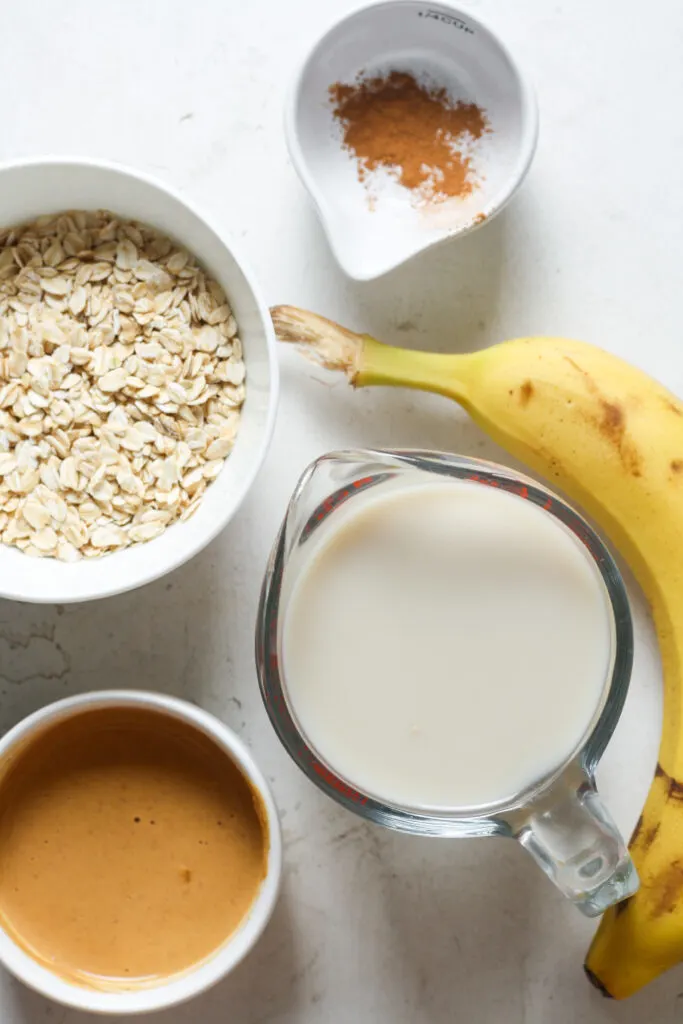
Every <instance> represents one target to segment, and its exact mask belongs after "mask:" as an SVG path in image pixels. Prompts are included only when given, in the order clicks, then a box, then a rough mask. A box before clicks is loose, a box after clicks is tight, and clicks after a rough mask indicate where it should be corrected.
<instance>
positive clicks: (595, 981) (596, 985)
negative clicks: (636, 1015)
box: [583, 964, 614, 999]
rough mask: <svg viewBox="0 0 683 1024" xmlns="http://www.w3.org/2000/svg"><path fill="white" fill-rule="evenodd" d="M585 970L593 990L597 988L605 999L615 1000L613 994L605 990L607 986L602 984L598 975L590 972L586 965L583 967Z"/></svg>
mask: <svg viewBox="0 0 683 1024" xmlns="http://www.w3.org/2000/svg"><path fill="white" fill-rule="evenodd" d="M583 969H584V971H585V972H586V977H587V978H588V980H589V981H590V983H591V985H592V986H593V988H597V990H598V992H601V993H602V995H603V996H604V997H605V999H613V998H614V997H613V996H612V993H611V992H609V991H608V990H607V989H606V988H605V986H604V985H603V983H602V982H601V981H600V979H599V978H598V976H597V975H596V974H593V972H592V971H591V970H590V968H589V967H586V965H585V964H584V967H583Z"/></svg>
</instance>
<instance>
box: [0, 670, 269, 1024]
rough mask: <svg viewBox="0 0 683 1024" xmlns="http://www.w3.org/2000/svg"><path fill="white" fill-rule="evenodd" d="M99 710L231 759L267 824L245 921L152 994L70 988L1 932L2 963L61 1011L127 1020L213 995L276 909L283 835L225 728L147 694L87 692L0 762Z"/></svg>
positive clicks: (26, 731)
mask: <svg viewBox="0 0 683 1024" xmlns="http://www.w3.org/2000/svg"><path fill="white" fill-rule="evenodd" d="M100 707H141V708H149V709H151V710H153V711H158V712H159V713H160V714H167V715H170V716H171V717H174V718H177V719H179V720H180V721H183V722H186V723H187V724H189V725H191V726H193V727H195V728H196V729H198V730H199V731H200V732H203V733H204V734H205V735H207V736H208V737H209V738H210V739H211V740H213V742H215V743H216V745H217V746H218V747H220V748H221V749H222V750H223V751H225V753H226V755H227V756H229V757H231V758H232V759H233V760H234V762H235V764H237V766H238V768H239V769H240V771H241V772H242V773H243V774H244V776H245V777H246V778H247V779H248V780H249V782H250V783H251V784H252V786H253V787H254V789H256V790H257V792H258V794H259V797H260V799H261V801H262V803H263V805H264V807H265V810H266V816H267V825H268V838H269V848H268V870H267V873H266V877H265V878H264V880H263V882H262V884H261V888H260V891H259V892H258V894H257V896H256V898H255V900H254V903H253V904H252V907H251V909H250V910H249V912H248V915H247V917H245V919H244V920H243V922H242V923H241V925H239V927H238V929H237V931H235V932H234V933H233V935H231V936H229V937H228V939H227V940H226V942H225V943H224V945H223V946H221V947H219V949H218V950H216V952H215V953H214V954H213V955H212V956H210V957H209V958H208V959H207V960H206V961H204V962H203V963H201V964H199V965H198V966H197V967H195V968H190V969H189V970H187V971H185V972H183V973H181V974H179V975H176V976H172V977H171V978H170V979H169V981H168V982H166V983H164V984H161V985H159V986H156V987H152V988H141V989H131V990H128V991H120V992H111V991H103V990H99V989H89V988H85V987H82V986H79V985H75V984H71V983H69V982H67V981H64V980H63V979H61V978H60V977H59V976H58V975H56V974H53V973H52V972H51V971H50V970H48V968H46V967H43V966H42V965H41V964H39V963H38V962H37V961H36V960H34V959H33V958H32V957H31V956H30V955H29V954H28V953H25V952H24V950H23V949H21V947H19V946H18V945H17V944H16V943H15V942H14V940H13V939H12V938H11V936H9V935H8V933H7V932H6V931H5V930H4V929H3V928H2V927H1V926H0V962H1V963H2V964H3V965H4V967H5V968H6V969H7V970H8V971H10V973H11V974H13V975H14V977H16V978H18V979H19V980H20V981H21V982H22V983H23V984H24V985H26V986H27V987H28V988H30V989H32V990H33V991H34V992H38V993H39V994H40V995H42V996H45V997H47V998H49V999H52V1000H54V1001H55V1002H57V1003H59V1004H60V1005H62V1006H68V1007H71V1008H73V1009H76V1010H81V1011H87V1012H90V1013H96V1014H113V1015H115V1016H129V1015H131V1014H136V1015H137V1014H141V1013H151V1012H156V1011H157V1010H162V1009H168V1008H169V1007H172V1006H177V1005H178V1004H180V1003H184V1002H187V1001H188V1000H190V999H193V998H194V997H195V996H198V995H200V994H201V993H203V992H206V991H207V990H208V989H210V988H213V986H214V985H216V984H217V983H218V982H219V981H221V980H222V979H223V978H225V977H226V976H227V975H228V974H230V973H231V972H232V971H233V970H234V969H235V968H236V967H237V966H238V965H239V964H240V963H241V962H242V960H243V959H244V958H245V957H246V956H247V955H248V953H249V952H250V951H251V950H252V949H253V947H254V946H255V945H256V943H257V942H258V940H259V938H260V937H261V935H262V934H263V931H264V930H265V928H266V925H267V924H268V922H269V920H270V918H271V915H272V912H273V910H274V908H275V904H276V903H277V899H278V896H279V892H280V886H281V881H282V870H283V849H282V833H281V827H280V819H279V815H278V811H277V806H276V804H275V800H274V798H273V794H272V792H271V789H270V786H269V784H268V782H267V780H266V778H265V776H264V775H263V772H262V771H261V769H260V768H259V766H258V764H257V763H256V761H255V760H254V757H253V755H252V754H251V751H250V750H249V749H248V747H247V746H246V744H245V743H244V741H243V740H242V739H240V737H239V736H238V735H237V733H235V732H234V731H233V730H232V729H231V728H230V727H229V726H228V725H226V724H225V722H223V721H221V719H219V718H217V717H216V716H215V715H213V714H211V713H210V712H208V711H205V710H204V709H203V708H201V707H199V706H198V705H196V704H192V703H191V702H190V701H187V700H184V699H183V698H180V697H174V696H171V695H170V694H165V693H156V692H153V691H147V690H93V691H89V692H86V693H80V694H75V695H73V696H71V697H65V698H62V699H61V700H57V701H53V702H52V703H50V704H45V705H43V706H42V707H40V708H38V709H37V710H36V711H34V712H32V713H31V714H29V715H27V716H26V717H25V718H22V719H21V720H20V721H19V722H18V723H17V724H16V725H14V726H13V727H12V728H11V729H10V730H9V731H8V732H6V733H5V734H4V735H3V736H1V737H0V757H3V756H4V755H5V753H6V752H7V751H8V750H10V749H11V748H12V747H14V746H15V744H17V743H21V740H22V739H23V738H25V737H29V736H30V735H31V734H33V733H35V731H36V730H37V729H38V728H40V726H41V725H42V724H49V723H50V722H51V721H56V720H58V719H59V718H60V717H69V716H70V714H71V712H73V713H74V714H79V713H81V712H84V711H87V710H88V709H92V708H100Z"/></svg>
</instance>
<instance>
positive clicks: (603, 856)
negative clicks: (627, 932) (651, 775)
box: [256, 450, 638, 916]
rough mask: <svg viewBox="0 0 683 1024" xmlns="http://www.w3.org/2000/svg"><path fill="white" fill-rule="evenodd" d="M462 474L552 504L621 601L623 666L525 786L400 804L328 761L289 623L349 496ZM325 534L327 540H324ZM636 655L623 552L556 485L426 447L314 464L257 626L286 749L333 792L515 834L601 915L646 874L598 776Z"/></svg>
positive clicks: (478, 832) (613, 670)
mask: <svg viewBox="0 0 683 1024" xmlns="http://www.w3.org/2000/svg"><path fill="white" fill-rule="evenodd" d="M425 474H427V475H428V476H430V477H432V478H433V479H437V480H438V479H443V477H444V476H445V477H453V478H456V479H459V480H466V481H470V482H474V483H477V484H480V485H482V486H489V487H497V488H500V489H501V490H505V491H509V492H511V493H513V494H516V495H518V496H519V497H521V498H523V499H525V500H527V501H531V502H533V503H534V504H536V505H538V506H540V507H541V508H542V509H544V511H546V512H547V514H548V515H551V516H554V517H555V518H556V519H558V520H559V522H560V523H562V524H564V527H565V528H568V529H570V530H571V531H572V532H573V533H574V535H575V536H576V537H577V538H578V540H579V541H580V542H581V543H582V544H583V545H584V547H585V548H586V550H587V552H588V553H589V555H590V557H591V558H592V559H593V561H594V563H595V565H596V566H597V569H598V571H599V574H600V576H601V578H602V581H603V583H604V586H605V589H606V593H607V597H608V599H609V605H610V608H611V620H612V622H611V626H612V630H611V632H612V636H611V664H610V669H609V671H608V673H607V676H606V678H605V682H604V688H603V693H602V699H601V701H600V702H599V704H598V706H597V708H596V710H595V713H594V716H593V719H592V721H591V722H590V724H589V726H588V729H587V731H586V733H585V735H584V737H583V740H582V742H581V744H580V745H579V748H578V749H576V750H574V751H573V752H572V753H571V754H570V755H569V756H568V757H567V758H566V759H565V761H564V762H563V763H562V764H561V765H559V766H558V767H557V768H556V769H555V770H553V771H552V772H551V773H550V774H548V775H546V776H544V777H542V778H539V779H538V780H537V781H536V782H535V783H534V784H533V785H531V786H530V787H528V788H527V789H525V791H524V792H521V793H518V794H516V795H515V796H514V797H513V798H511V799H507V800H505V801H502V802H499V803H495V804H488V805H485V806H481V807H467V808H464V809H458V808H453V809H448V810H444V811H441V810H439V811H434V810H431V809H420V808H418V807H407V806H401V805H398V804H393V803H390V802H387V801H384V800H381V799H379V798H377V797H376V796H374V795H372V794H371V793H368V792H363V791H361V790H359V789H357V788H356V786H355V785H353V784H352V783H351V782H350V781H349V780H348V779H345V778H344V777H343V776H342V775H340V774H339V773H338V772H337V771H336V770H335V769H334V767H333V766H332V765H330V764H329V763H327V762H326V760H325V758H324V756H323V755H322V754H321V752H320V751H317V750H316V749H315V748H314V746H313V744H312V743H311V742H310V740H309V739H308V738H307V737H306V735H305V734H304V732H303V730H302V729H301V727H300V726H299V724H298V722H297V718H296V713H295V710H294V709H293V707H292V705H291V703H290V701H289V699H288V694H287V680H286V666H285V664H284V661H283V658H282V625H283V621H284V616H285V612H286V608H287V602H288V600H289V597H290V595H291V593H292V587H293V584H294V582H295V580H296V578H297V577H298V575H299V573H300V572H301V570H302V568H303V566H304V565H305V564H306V560H307V555H308V550H310V549H307V548H306V545H307V543H309V542H310V540H311V538H312V537H313V536H314V534H315V533H316V531H318V530H320V529H325V527H326V526H328V527H329V525H330V523H331V522H332V521H333V520H334V517H335V514H336V513H337V512H338V510H339V509H340V508H341V507H342V506H343V505H345V504H346V503H347V502H349V501H360V500H363V498H364V497H366V498H367V495H368V492H369V491H371V492H372V494H373V495H374V494H376V493H377V491H378V489H380V488H384V489H387V488H389V487H393V488H394V489H395V488H396V487H397V485H398V486H402V485H404V486H410V485H411V483H412V484H414V483H419V482H424V480H425ZM316 539H317V536H316ZM632 660H633V629H632V623H631V614H630V610H629V604H628V598H627V596H626V591H625V588H624V584H623V582H622V579H621V576H620V573H619V570H618V569H617V567H616V565H615V563H614V560H613V558H612V556H611V555H610V553H609V551H608V550H607V548H606V547H605V545H604V544H603V543H602V541H601V540H600V538H599V537H598V536H597V534H596V533H595V531H594V530H592V529H591V527H590V526H589V525H588V524H587V523H586V522H585V521H584V520H583V519H582V518H581V516H579V515H578V513H577V512H575V511H574V510H573V509H572V508H571V507H570V506H569V505H567V504H566V503H565V502H564V501H562V500H561V499H560V498H558V497H557V496H556V495H555V494H553V493H552V492H551V491H549V490H547V489H546V488H545V487H543V486H541V485H540V484H537V483H536V482H534V481H533V480H531V479H529V478H527V477H525V476H523V475H522V474H520V473H517V472H515V471H513V470H510V469H507V468H506V467H503V466H499V465H496V464H494V463H490V462H483V461H481V460H478V459H470V458H465V457H462V456H455V455H449V454H444V453H438V452H424V451H412V450H411V451H373V450H356V451H345V452H335V453H331V454H329V455H325V456H323V457H322V458H320V459H318V460H317V461H316V462H314V463H313V464H312V465H311V466H310V467H309V468H308V469H307V470H306V472H305V473H304V474H303V476H302V477H301V479H300V480H299V483H298V485H297V487H296V489H295V491H294V494H293V496H292V499H291V501H290V504H289V507H288V509H287V513H286V516H285V519H284V522H283V524H282V527H281V529H280V533H279V535H278V537H277V540H276V542H275V546H274V549H273V552H272V554H271V557H270V561H269V564H268V568H267V571H266V576H265V579H264V583H263V588H262V592H261V600H260V604H259V612H258V620H257V627H256V663H257V669H258V675H259V682H260V686H261V693H262V696H263V700H264V703H265V706H266V710H267V712H268V714H269V716H270V719H271V722H272V724H273V726H274V728H275V731H276V732H277V734H278V736H279V737H280V740H281V741H282V743H283V745H284V746H285V748H286V749H287V751H288V752H289V754H290V755H291V757H292V758H293V759H294V761H295V762H296V763H297V764H298V765H299V767H300V768H301V769H302V771H303V772H304V773H305V774H306V775H307V776H308V777H309V778H310V779H311V780H312V781H313V782H314V783H315V784H316V785H317V786H318V787H319V788H320V789H322V790H323V792H325V793H327V795H328V796H330V797H332V799H334V800H336V801H337V802H338V803H340V804H342V805H343V806H344V807H346V808H347V809H349V810H351V811H354V812H355V813H356V814H360V815H361V816H362V817H365V818H368V819H369V820H371V821H373V822H376V823H377V824H380V825H385V826H387V827H388V828H393V829H398V830H401V831H404V832H413V833H418V834H421V835H433V836H493V835H498V836H508V837H511V838H514V839H517V841H518V842H519V843H521V845H522V846H523V847H524V848H525V849H526V850H528V852H529V853H530V854H531V855H532V857H533V858H534V859H535V861H536V862H537V863H538V864H539V866H540V867H541V868H542V869H543V871H544V872H545V874H546V875H548V877H549V878H550V879H551V880H552V881H553V882H554V883H555V885H556V886H557V887H558V888H559V889H560V890H561V891H562V893H563V894H564V895H565V896H566V897H568V898H569V899H570V900H571V901H572V902H573V903H574V904H575V905H576V906H577V907H578V908H579V909H580V910H581V911H582V912H583V913H584V914H586V915H587V916H595V915H597V914H600V913H602V912H603V911H604V910H605V909H606V908H607V907H608V906H610V905H611V904H613V903H616V902H618V901H619V900H622V899H625V898H626V897H627V896H630V895H632V893H634V892H635V891H636V889H637V887H638V876H637V873H636V870H635V867H634V865H633V862H632V861H631V858H630V856H629V854H628V851H627V849H626V846H625V843H624V840H623V838H622V836H621V835H620V833H619V831H618V830H617V828H616V826H615V824H614V822H613V821H612V819H611V817H610V815H609V813H608V811H607V810H606V808H605V807H604V805H603V803H602V801H601V799H600V797H599V796H598V794H597V791H596V788H595V781H594V772H595V768H596V766H597V763H598V761H599V759H600V757H601V755H602V753H603V752H604V749H605V747H606V745H607V742H608V740H609V738H610V736H611V735H612V732H613V730H614V727H615V725H616V723H617V720H618V718H619V715H620V714H621V711H622V708H623V705H624V700H625V698H626V693H627V690H628V683H629V678H630V673H631V665H632Z"/></svg>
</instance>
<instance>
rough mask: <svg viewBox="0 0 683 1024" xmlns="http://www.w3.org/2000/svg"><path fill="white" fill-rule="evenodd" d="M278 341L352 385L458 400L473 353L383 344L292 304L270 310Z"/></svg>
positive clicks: (462, 395) (463, 395)
mask: <svg viewBox="0 0 683 1024" xmlns="http://www.w3.org/2000/svg"><path fill="white" fill-rule="evenodd" d="M270 313H271V316H272V318H273V325H274V327H275V333H276V335H277V337H278V340H279V341H284V342H288V343H290V344H294V345H296V347H297V348H298V349H299V351H300V352H302V353H303V355H305V356H307V358H309V359H312V360H313V361H314V362H316V363H318V365H320V366H323V367H324V368H325V369H326V370H341V371H342V372H344V373H345V374H346V375H347V377H348V379H349V380H350V381H351V383H352V384H353V385H354V387H370V386H372V385H384V386H392V387H405V388H418V389H420V390H422V391H435V392H436V393H437V394H440V395H445V396H446V397H447V398H453V399H455V400H456V401H458V402H465V401H466V400H467V387H466V382H465V378H466V375H467V370H468V369H469V370H470V371H471V367H470V366H469V364H470V362H471V361H472V359H473V358H474V357H473V356H462V355H443V354H440V353H436V352H416V351H414V350H413V349H404V348H395V347H394V346H392V345H384V344H383V343H382V342H380V341H376V340H375V339H374V338H371V337H370V336H369V335H367V334H356V333H355V332H354V331H350V330H349V329H348V328H346V327H342V326H341V325H340V324H337V323H335V322H334V321H333V320H327V319H326V318H325V317H322V316H318V315H317V313H310V312H309V311H308V310H305V309H297V308H296V307H295V306H274V307H273V309H271V311H270Z"/></svg>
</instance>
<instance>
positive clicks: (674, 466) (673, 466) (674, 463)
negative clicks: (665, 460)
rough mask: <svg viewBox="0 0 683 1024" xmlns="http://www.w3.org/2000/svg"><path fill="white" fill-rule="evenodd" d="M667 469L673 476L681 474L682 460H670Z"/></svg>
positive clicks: (682, 471) (682, 470)
mask: <svg viewBox="0 0 683 1024" xmlns="http://www.w3.org/2000/svg"><path fill="white" fill-rule="evenodd" d="M669 469H670V470H671V472H672V473H674V474H678V473H683V459H672V460H671V462H670V463H669Z"/></svg>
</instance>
